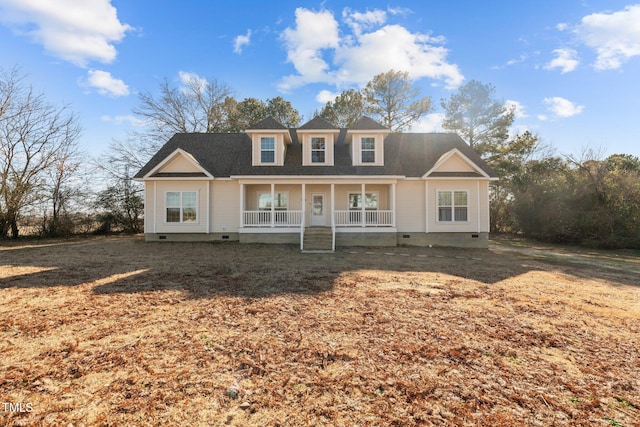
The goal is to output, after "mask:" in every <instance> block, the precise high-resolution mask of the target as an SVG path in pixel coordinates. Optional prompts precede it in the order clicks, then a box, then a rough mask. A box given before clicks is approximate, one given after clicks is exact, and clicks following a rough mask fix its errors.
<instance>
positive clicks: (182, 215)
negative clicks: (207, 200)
mask: <svg viewBox="0 0 640 427" xmlns="http://www.w3.org/2000/svg"><path fill="white" fill-rule="evenodd" d="M166 208H167V212H166V215H167V218H166V219H167V222H196V220H197V219H198V214H197V212H198V193H197V192H196V191H169V192H167V205H166Z"/></svg>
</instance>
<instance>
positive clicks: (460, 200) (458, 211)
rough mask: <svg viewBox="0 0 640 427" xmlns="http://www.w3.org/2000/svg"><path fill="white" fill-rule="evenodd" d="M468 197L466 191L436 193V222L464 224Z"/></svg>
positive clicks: (466, 215) (466, 216)
mask: <svg viewBox="0 0 640 427" xmlns="http://www.w3.org/2000/svg"><path fill="white" fill-rule="evenodd" d="M467 218H468V195H467V192H466V191H438V221H440V222H466V221H467Z"/></svg>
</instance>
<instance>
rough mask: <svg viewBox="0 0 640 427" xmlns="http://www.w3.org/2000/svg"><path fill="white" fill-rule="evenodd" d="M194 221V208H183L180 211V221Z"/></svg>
mask: <svg viewBox="0 0 640 427" xmlns="http://www.w3.org/2000/svg"><path fill="white" fill-rule="evenodd" d="M195 220H196V210H195V208H184V209H183V210H182V221H183V222H195Z"/></svg>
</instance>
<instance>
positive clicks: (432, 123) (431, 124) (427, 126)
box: [411, 113, 444, 133]
mask: <svg viewBox="0 0 640 427" xmlns="http://www.w3.org/2000/svg"><path fill="white" fill-rule="evenodd" d="M443 121H444V113H432V114H427V115H426V116H424V117H423V118H422V119H420V120H419V121H418V122H417V123H414V124H413V126H411V132H419V133H420V132H442V131H443V130H442V122H443Z"/></svg>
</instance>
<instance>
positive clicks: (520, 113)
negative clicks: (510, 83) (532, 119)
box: [505, 99, 528, 119]
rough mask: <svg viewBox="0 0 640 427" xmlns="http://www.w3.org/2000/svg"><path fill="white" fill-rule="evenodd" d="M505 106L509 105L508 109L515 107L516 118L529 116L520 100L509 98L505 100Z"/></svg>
mask: <svg viewBox="0 0 640 427" xmlns="http://www.w3.org/2000/svg"><path fill="white" fill-rule="evenodd" d="M505 107H507V108H508V109H511V108H513V109H514V116H515V118H516V119H524V118H526V117H528V115H527V113H526V111H525V108H524V106H523V105H522V104H521V103H520V102H518V101H513V100H511V99H508V100H506V101H505Z"/></svg>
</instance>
